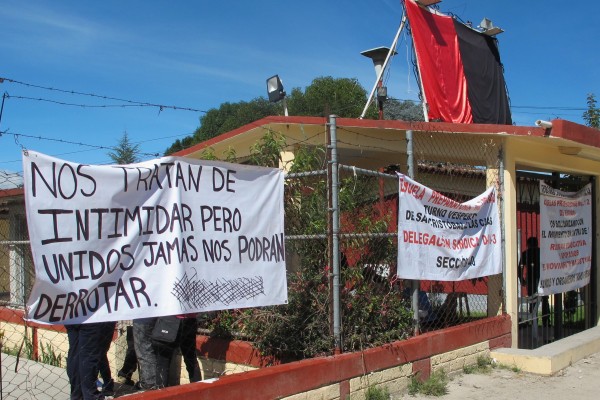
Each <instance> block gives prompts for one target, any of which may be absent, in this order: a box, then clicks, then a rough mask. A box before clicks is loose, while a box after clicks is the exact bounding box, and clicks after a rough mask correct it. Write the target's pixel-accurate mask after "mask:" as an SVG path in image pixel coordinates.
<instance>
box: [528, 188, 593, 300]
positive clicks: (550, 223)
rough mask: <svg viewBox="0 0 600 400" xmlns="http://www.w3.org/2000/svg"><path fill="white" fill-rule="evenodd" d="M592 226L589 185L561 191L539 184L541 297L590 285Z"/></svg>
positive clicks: (539, 289)
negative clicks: (574, 190) (574, 189)
mask: <svg viewBox="0 0 600 400" xmlns="http://www.w3.org/2000/svg"><path fill="white" fill-rule="evenodd" d="M591 223H592V185H591V184H588V185H586V186H585V187H584V188H583V189H581V190H580V191H578V192H564V191H562V190H559V189H554V188H552V187H551V186H548V185H547V184H546V183H544V182H543V181H540V230H541V233H542V238H541V240H540V264H541V268H540V271H539V277H540V282H539V285H538V293H539V294H540V295H544V296H546V295H550V294H556V293H563V292H567V291H569V290H575V289H578V288H580V287H583V286H585V285H587V284H588V283H589V282H590V274H591V271H592V226H591Z"/></svg>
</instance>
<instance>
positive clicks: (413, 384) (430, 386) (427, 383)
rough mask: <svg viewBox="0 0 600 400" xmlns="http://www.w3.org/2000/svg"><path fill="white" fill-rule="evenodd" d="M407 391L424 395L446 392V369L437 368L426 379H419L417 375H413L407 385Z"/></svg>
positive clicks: (438, 394) (436, 394) (437, 394)
mask: <svg viewBox="0 0 600 400" xmlns="http://www.w3.org/2000/svg"><path fill="white" fill-rule="evenodd" d="M408 393H409V394H411V395H415V394H417V393H421V394H424V395H426V396H443V395H445V394H447V393H448V376H447V375H446V371H444V370H443V369H438V370H436V371H434V372H432V373H431V375H430V376H429V378H428V379H426V380H424V381H421V380H419V379H418V377H417V376H413V377H412V378H411V380H410V384H409V385H408Z"/></svg>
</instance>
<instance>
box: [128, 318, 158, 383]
mask: <svg viewBox="0 0 600 400" xmlns="http://www.w3.org/2000/svg"><path fill="white" fill-rule="evenodd" d="M154 324H156V318H140V319H134V320H133V345H134V347H135V354H136V356H137V360H138V366H139V369H140V370H139V373H140V380H139V381H138V383H136V385H135V386H136V388H137V389H140V390H151V389H156V388H157V385H156V353H155V351H154V347H153V346H152V329H154Z"/></svg>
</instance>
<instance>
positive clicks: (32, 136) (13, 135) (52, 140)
mask: <svg viewBox="0 0 600 400" xmlns="http://www.w3.org/2000/svg"><path fill="white" fill-rule="evenodd" d="M4 135H9V136H12V137H13V138H14V139H15V143H17V144H20V143H19V138H21V137H24V138H29V139H38V140H47V141H51V142H58V143H65V144H74V145H77V146H83V147H90V148H92V149H95V150H117V147H114V146H101V145H95V144H88V143H81V142H72V141H70V140H64V139H56V138H48V137H44V136H34V135H27V134H24V133H14V132H8V131H0V137H2V136H4ZM139 154H141V155H145V156H151V157H158V156H159V154H158V153H142V152H140V153H139Z"/></svg>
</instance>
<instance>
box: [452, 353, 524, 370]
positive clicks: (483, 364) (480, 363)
mask: <svg viewBox="0 0 600 400" xmlns="http://www.w3.org/2000/svg"><path fill="white" fill-rule="evenodd" d="M495 368H499V369H506V370H510V371H512V372H521V369H520V368H519V367H517V366H516V365H514V364H513V365H506V364H500V363H497V362H495V361H494V360H493V359H492V358H491V357H488V356H479V357H477V363H476V364H474V365H465V366H464V367H463V372H464V373H465V374H489V373H490V372H491V371H492V369H495Z"/></svg>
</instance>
